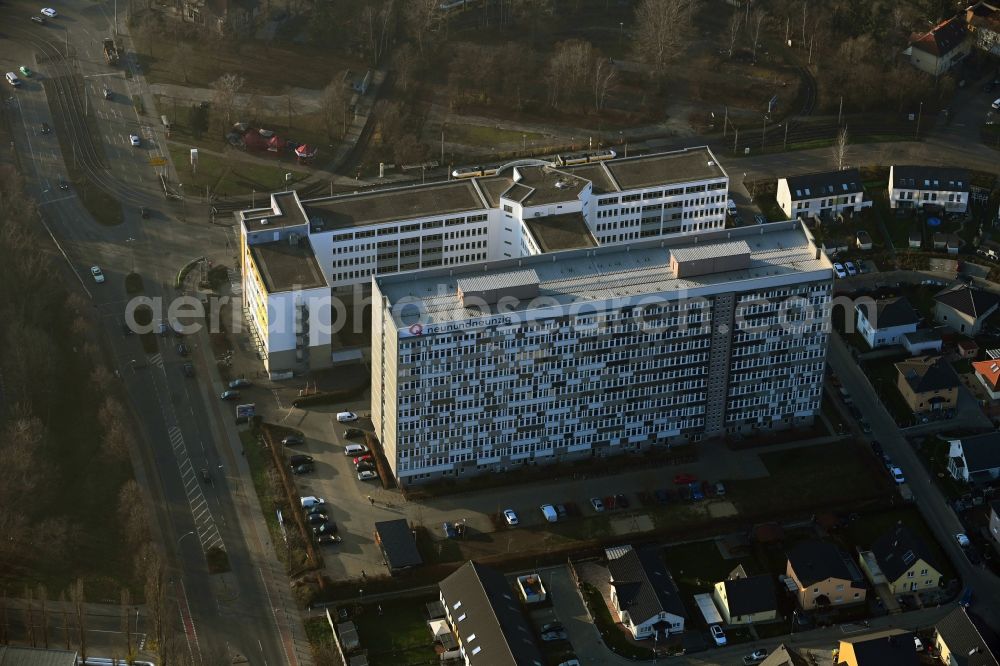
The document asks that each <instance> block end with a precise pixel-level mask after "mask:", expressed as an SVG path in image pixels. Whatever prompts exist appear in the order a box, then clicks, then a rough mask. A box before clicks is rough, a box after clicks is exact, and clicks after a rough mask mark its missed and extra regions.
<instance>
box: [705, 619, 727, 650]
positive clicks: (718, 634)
mask: <svg viewBox="0 0 1000 666" xmlns="http://www.w3.org/2000/svg"><path fill="white" fill-rule="evenodd" d="M708 630H709V632H710V633H711V634H712V640H713V641H715V644H716V645H718V646H719V647H722V646H723V645H725V644H726V632H724V631H723V630H722V627H720V626H719V625H717V624H713V625H712V626H711V627H709V628H708Z"/></svg>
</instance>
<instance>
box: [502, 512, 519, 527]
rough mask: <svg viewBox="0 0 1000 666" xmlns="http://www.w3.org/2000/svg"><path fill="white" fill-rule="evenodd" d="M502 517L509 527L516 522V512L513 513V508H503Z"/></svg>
mask: <svg viewBox="0 0 1000 666" xmlns="http://www.w3.org/2000/svg"><path fill="white" fill-rule="evenodd" d="M503 519H504V520H506V521H507V525H509V526H510V527H514V525H517V523H518V520H517V514H516V513H514V509H504V510H503Z"/></svg>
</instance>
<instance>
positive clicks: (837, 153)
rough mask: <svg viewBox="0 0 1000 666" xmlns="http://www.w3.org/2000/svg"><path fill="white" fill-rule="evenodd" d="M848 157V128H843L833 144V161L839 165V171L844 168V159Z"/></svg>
mask: <svg viewBox="0 0 1000 666" xmlns="http://www.w3.org/2000/svg"><path fill="white" fill-rule="evenodd" d="M845 157H847V128H846V127H844V128H842V129H841V130H840V131H839V132H837V138H836V140H835V141H834V143H833V161H834V162H835V163H836V164H837V171H840V170H841V169H843V168H844V158H845Z"/></svg>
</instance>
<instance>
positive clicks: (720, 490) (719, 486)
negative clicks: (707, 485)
mask: <svg viewBox="0 0 1000 666" xmlns="http://www.w3.org/2000/svg"><path fill="white" fill-rule="evenodd" d="M715 494H716V495H718V496H719V497H725V496H726V485H725V484H724V483H722V481H718V482H717V483H716V484H715Z"/></svg>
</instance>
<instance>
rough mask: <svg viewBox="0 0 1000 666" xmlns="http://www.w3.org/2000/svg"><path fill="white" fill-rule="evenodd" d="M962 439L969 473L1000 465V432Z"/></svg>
mask: <svg viewBox="0 0 1000 666" xmlns="http://www.w3.org/2000/svg"><path fill="white" fill-rule="evenodd" d="M961 441H962V452H963V453H965V462H966V464H967V465H968V467H969V474H975V473H976V472H982V471H984V470H988V469H994V468H997V467H1000V432H988V433H985V434H982V435H975V436H973V437H963V438H962V440H961Z"/></svg>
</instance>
